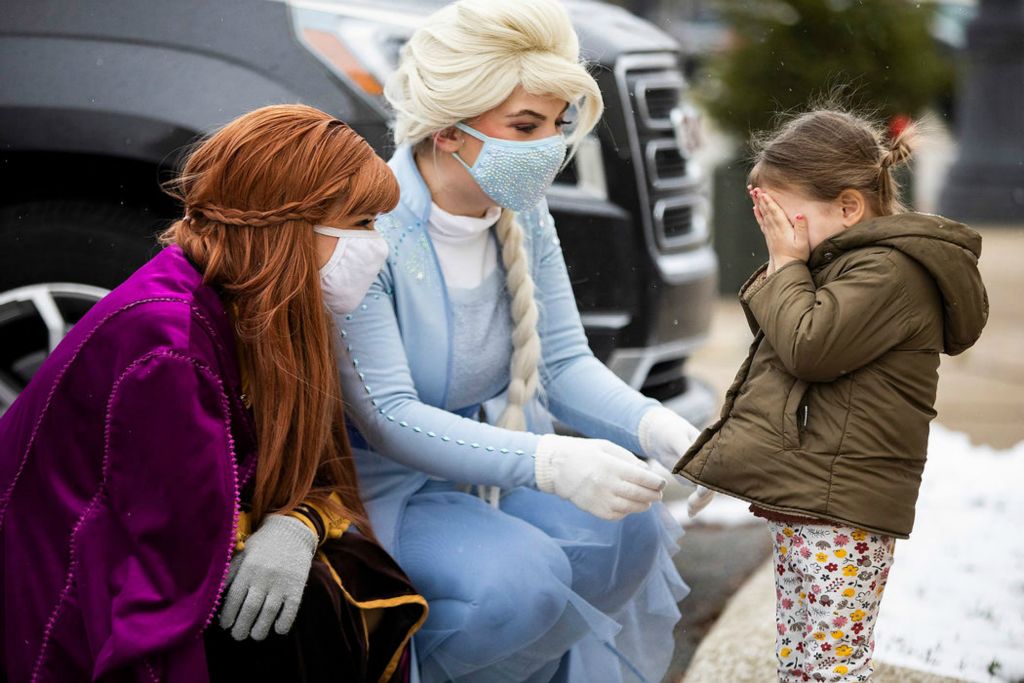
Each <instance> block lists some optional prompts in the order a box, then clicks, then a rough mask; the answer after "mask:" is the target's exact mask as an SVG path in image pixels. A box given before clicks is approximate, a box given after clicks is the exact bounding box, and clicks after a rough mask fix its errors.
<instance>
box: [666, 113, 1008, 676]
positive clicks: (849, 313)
mask: <svg viewBox="0 0 1024 683" xmlns="http://www.w3.org/2000/svg"><path fill="white" fill-rule="evenodd" d="M908 157H909V147H908V145H907V140H906V135H898V136H896V137H895V138H894V139H892V140H889V141H885V142H883V141H882V137H881V135H880V134H879V132H878V131H877V130H876V129H875V128H874V127H873V126H872V125H870V124H869V123H868V122H866V121H864V120H863V119H860V118H858V117H856V116H853V115H850V114H847V113H843V112H839V111H814V112H811V113H806V114H803V115H801V116H798V117H796V118H795V119H793V120H791V121H789V122H788V123H787V124H785V125H784V126H782V128H781V129H780V130H779V131H777V132H776V133H775V134H774V135H772V136H771V137H769V138H767V139H766V140H763V141H760V142H759V144H758V152H757V156H756V164H755V166H754V168H753V171H752V172H751V175H750V183H751V197H752V199H753V201H754V214H755V217H756V219H757V222H758V224H759V225H760V226H761V230H762V232H763V233H764V237H765V241H766V242H767V244H768V251H769V254H770V260H769V262H768V264H767V265H766V266H764V267H762V268H761V269H760V270H759V271H758V272H757V273H755V274H754V276H753V277H751V279H750V280H749V282H748V283H747V284H746V285H745V286H744V288H743V289H742V291H741V294H740V301H741V303H742V305H743V308H744V311H745V313H746V314H747V318H748V320H749V322H750V325H751V329H752V330H753V332H754V334H755V335H756V336H755V339H754V343H753V345H752V347H751V350H750V355H749V357H748V359H747V360H746V362H745V363H744V364H743V366H742V367H741V368H740V371H739V374H738V375H737V377H736V380H735V382H734V383H733V386H732V388H731V389H730V390H729V392H728V393H727V395H726V401H725V407H724V408H723V410H722V417H721V419H720V420H718V421H717V422H716V423H715V424H714V425H712V426H711V427H710V428H709V429H707V430H706V431H705V432H704V433H703V434H702V435H701V437H700V438H699V439H698V440H697V441H696V443H695V444H694V445H693V447H692V448H691V449H690V450H689V451H688V452H687V454H686V455H685V456H684V457H683V458H682V460H681V461H680V462H679V464H678V465H677V466H676V469H675V471H676V472H677V473H678V474H681V475H683V476H685V477H686V478H688V479H690V480H692V481H694V482H696V483H698V484H701V485H703V486H705V487H707V488H708V489H711V490H715V491H721V492H723V493H727V494H729V495H731V496H735V497H738V498H742V499H745V500H748V501H751V502H752V503H753V505H752V506H751V507H752V510H753V511H754V513H755V514H757V515H758V516H761V517H765V518H767V519H768V523H769V528H770V530H771V534H772V536H773V538H774V540H775V561H776V570H777V571H776V574H775V579H776V595H777V620H778V641H777V648H776V655H777V658H778V671H779V678H780V680H786V681H807V680H815V681H865V680H868V679H869V678H870V676H871V672H872V669H871V654H872V650H873V640H872V630H873V628H874V626H875V623H876V618H877V614H878V606H879V601H880V600H881V597H882V592H883V590H884V588H885V582H886V578H887V576H888V574H889V569H890V567H891V565H892V562H893V542H894V538H906V537H907V536H908V534H909V533H910V530H911V528H912V526H913V521H914V503H915V501H916V499H917V491H918V487H919V485H920V481H921V472H922V470H923V468H924V461H925V455H926V451H927V440H928V423H929V422H930V421H931V419H932V418H933V417H934V416H935V411H934V409H933V405H934V402H935V390H936V384H937V382H938V375H937V372H936V371H937V368H938V366H939V354H940V353H943V352H945V353H947V354H950V355H955V354H958V353H961V352H962V351H964V350H966V349H967V348H969V347H970V346H971V345H972V344H974V342H975V341H976V340H977V339H978V336H979V335H980V334H981V330H982V328H983V327H984V325H985V320H986V318H987V315H988V300H987V297H986V294H985V289H984V286H983V285H982V282H981V277H980V275H979V273H978V256H979V254H980V253H981V238H980V236H979V235H978V234H977V233H975V232H974V231H972V230H970V229H968V228H967V227H965V226H963V225H961V224H959V223H955V222H953V221H950V220H947V219H945V218H941V217H939V216H933V215H926V214H919V213H907V212H905V211H904V209H903V207H902V206H901V205H900V203H899V200H898V198H897V186H896V183H895V181H894V180H893V177H892V168H893V167H894V166H896V165H897V164H900V163H902V162H905V161H906V160H907V158H908Z"/></svg>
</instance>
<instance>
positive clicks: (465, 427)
mask: <svg viewBox="0 0 1024 683" xmlns="http://www.w3.org/2000/svg"><path fill="white" fill-rule="evenodd" d="M389 165H390V166H391V168H392V170H393V171H394V172H395V175H396V177H397V178H398V182H399V185H400V186H401V200H400V202H399V205H398V207H397V208H395V210H394V211H392V212H391V213H389V214H386V215H384V216H382V217H381V218H380V219H378V221H377V229H378V230H380V232H381V233H382V234H383V235H384V237H385V238H386V239H387V240H388V243H389V246H390V254H389V256H388V261H387V264H386V265H385V266H384V268H383V269H382V270H381V273H380V275H378V277H377V279H376V281H375V282H374V283H373V285H372V286H371V287H370V290H369V292H368V293H367V295H366V298H365V299H364V300H363V302H362V304H360V306H358V307H357V309H356V310H355V311H353V312H352V313H351V314H349V315H346V316H341V317H339V318H338V319H337V323H338V328H339V332H340V334H341V340H340V341H341V345H340V348H341V351H340V354H339V355H340V358H339V361H340V366H341V378H342V388H343V392H344V397H345V401H346V407H347V415H348V418H349V421H350V429H349V432H350V436H351V439H352V445H353V450H354V455H355V460H356V466H357V468H358V470H359V476H360V485H361V488H362V494H363V497H364V499H365V500H366V503H367V508H368V510H369V512H370V515H371V518H372V521H373V523H374V526H375V531H376V532H377V534H378V536H379V538H380V540H381V542H382V543H383V544H384V546H385V547H386V548H388V549H389V550H392V551H393V550H394V543H395V538H394V535H395V525H396V522H397V520H398V519H399V516H400V515H401V511H402V509H403V508H404V505H405V501H407V500H408V497H409V496H410V495H412V493H414V492H415V491H417V490H418V489H419V488H420V487H422V486H423V484H424V483H426V482H427V480H428V479H429V478H431V477H434V478H438V479H445V480H449V481H455V482H461V483H467V484H487V485H495V486H500V487H502V488H503V489H511V488H515V487H517V486H535V485H536V483H535V480H534V471H533V456H534V453H535V451H536V447H537V441H538V439H539V438H540V437H539V434H544V433H547V432H550V431H551V427H552V421H551V415H552V414H553V415H554V416H556V417H557V418H558V419H559V420H561V421H562V422H564V423H565V424H567V425H569V426H570V427H572V428H573V429H575V430H577V431H578V432H580V433H581V434H584V435H586V436H589V437H594V438H603V439H608V440H609V441H613V442H615V443H617V444H619V445H621V446H623V447H624V448H627V449H629V450H631V451H633V452H635V453H641V448H640V444H639V441H638V437H637V429H638V426H639V423H640V418H641V417H642V416H643V414H644V413H645V412H646V411H647V410H648V409H649V408H651V407H652V406H655V405H657V402H656V401H654V400H652V399H648V398H646V397H644V396H643V395H641V394H640V393H638V392H636V391H634V390H633V389H632V388H630V387H629V386H628V385H626V384H625V383H624V382H622V381H621V380H620V379H619V378H618V377H617V376H616V375H615V374H614V373H612V372H611V371H610V370H608V368H606V367H605V366H604V365H603V364H602V363H601V362H600V361H598V360H597V359H596V358H595V357H594V355H593V353H592V352H591V351H590V348H589V346H588V345H587V339H586V336H585V335H584V332H583V325H582V324H581V322H580V317H579V312H578V310H577V308H576V301H575V298H574V296H573V292H572V287H571V286H570V283H569V276H568V273H567V271H566V267H565V261H564V259H563V258H562V251H561V246H560V245H559V241H558V236H557V234H556V232H555V226H554V221H553V220H552V218H551V214H550V213H549V212H548V209H547V203H546V202H545V201H542V202H541V203H540V204H538V205H537V206H536V207H535V208H534V209H532V210H530V211H526V212H522V213H520V214H518V221H519V224H520V225H521V226H522V228H523V233H524V246H525V249H526V253H527V258H528V260H529V267H530V273H531V275H532V277H533V280H534V283H535V286H536V292H535V296H536V298H537V304H538V309H539V312H540V320H539V322H538V333H539V335H540V340H541V353H542V360H541V363H540V373H541V383H542V391H541V392H540V394H541V395H542V396H543V398H544V402H545V404H546V405H544V404H542V403H541V401H540V399H535V400H534V401H533V402H532V404H531V405H530V406H528V407H527V410H526V414H527V423H528V429H529V431H526V432H516V431H509V430H505V429H501V428H498V427H495V426H493V425H490V424H485V423H480V422H477V421H476V420H475V419H472V416H475V415H476V414H477V413H478V412H479V405H472V406H457V405H453V401H452V399H453V392H452V378H453V377H454V376H455V375H456V371H455V367H456V365H457V364H462V363H464V362H465V361H464V360H463V359H460V358H459V357H457V356H456V355H455V352H454V348H455V345H454V344H453V339H454V334H453V325H454V314H453V307H452V302H451V299H450V297H449V293H448V289H447V287H446V286H445V283H444V276H443V274H442V272H441V268H440V266H439V264H438V261H437V256H436V254H435V252H434V248H433V244H432V242H431V240H430V237H429V236H428V233H427V225H428V217H429V213H430V193H429V191H428V189H427V186H426V184H425V183H424V181H423V178H422V177H421V176H420V173H419V170H418V169H417V168H416V162H415V160H414V158H413V154H412V150H411V148H409V147H408V146H404V147H401V148H399V149H398V151H397V152H396V153H395V156H394V157H393V158H392V159H391V161H390V162H389ZM507 367H508V366H507V364H505V368H506V371H507ZM506 384H507V379H506ZM456 393H457V392H456ZM456 398H457V396H456ZM495 399H496V400H497V401H498V403H499V404H500V403H501V397H495ZM455 411H457V412H455ZM549 411H550V413H549ZM487 412H488V415H489V416H491V417H492V418H496V417H497V416H498V415H499V414H500V405H498V406H494V407H493V408H492V407H491V406H488V411H487Z"/></svg>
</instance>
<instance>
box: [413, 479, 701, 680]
mask: <svg viewBox="0 0 1024 683" xmlns="http://www.w3.org/2000/svg"><path fill="white" fill-rule="evenodd" d="M681 535H682V528H681V527H680V526H679V525H678V523H676V521H675V520H674V519H672V517H671V516H670V515H669V514H668V512H667V510H666V509H665V507H664V506H663V505H660V504H659V505H656V506H655V507H654V508H652V509H651V510H649V511H648V512H646V513H642V514H635V515H630V516H629V517H626V518H625V519H623V520H621V521H617V522H608V521H604V520H601V519H598V518H597V517H594V516H593V515H590V514H588V513H586V512H583V511H581V510H579V509H578V508H577V507H576V506H574V505H573V504H571V503H569V502H566V501H564V500H562V499H560V498H558V497H556V496H553V495H549V494H545V493H541V492H539V491H536V490H533V489H527V488H520V489H515V490H513V491H510V492H506V493H505V495H504V496H503V497H502V500H501V508H500V510H499V509H495V508H493V507H491V506H489V505H487V504H486V503H484V502H483V501H481V500H480V499H479V498H477V497H476V496H474V495H471V494H468V493H463V492H461V491H459V490H457V489H456V487H455V486H454V485H452V484H450V483H447V482H438V481H432V482H430V483H428V484H427V485H425V486H424V487H423V488H422V489H420V490H419V491H418V492H417V493H415V494H413V495H412V497H411V498H409V500H408V502H407V505H406V506H405V509H404V511H403V512H402V514H401V518H400V520H399V524H398V536H399V538H397V539H396V541H397V543H396V547H397V554H398V557H397V559H398V561H399V563H400V564H401V566H402V568H403V569H404V570H405V571H406V573H407V574H408V575H409V578H410V579H411V580H412V582H413V584H414V585H415V586H416V588H417V590H419V591H420V593H421V594H422V595H423V596H424V597H425V598H426V599H427V601H428V602H429V604H430V616H429V618H428V619H427V622H426V623H425V624H424V626H423V628H422V629H421V630H420V632H419V633H418V634H417V635H416V652H417V657H418V660H419V670H420V677H421V681H422V682H423V683H435V682H439V681H451V680H454V681H460V682H461V681H480V682H484V681H486V682H487V683H501V682H503V681H509V682H512V681H517V682H518V681H530V682H534V681H536V682H538V683H540V682H546V681H572V682H576V681H580V682H582V681H587V682H589V683H593V682H599V683H605V682H607V683H619V682H620V681H621V682H623V683H627V682H628V683H635V682H638V681H639V682H645V683H646V682H650V683H658V681H660V680H661V678H662V677H663V676H664V674H665V673H666V671H667V669H668V666H669V663H670V661H671V658H672V650H673V643H674V640H673V627H674V626H675V624H676V622H677V621H678V620H679V610H678V608H677V606H676V603H677V602H679V601H680V600H682V599H683V598H684V597H685V596H686V594H687V593H688V592H689V589H688V588H687V586H686V584H685V583H683V580H682V579H681V578H680V576H679V573H678V572H677V571H676V568H675V566H674V564H673V562H672V556H673V555H674V554H675V553H676V552H677V551H678V549H679V546H678V545H677V540H678V539H679V537H680V536H681Z"/></svg>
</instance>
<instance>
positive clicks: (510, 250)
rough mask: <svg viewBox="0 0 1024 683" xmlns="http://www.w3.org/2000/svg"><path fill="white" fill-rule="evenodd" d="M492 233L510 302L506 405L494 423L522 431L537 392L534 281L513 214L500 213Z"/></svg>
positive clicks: (538, 378) (537, 341)
mask: <svg viewBox="0 0 1024 683" xmlns="http://www.w3.org/2000/svg"><path fill="white" fill-rule="evenodd" d="M495 232H496V234H497V237H498V243H499V244H500V245H501V261H502V263H503V264H504V265H505V286H506V288H507V289H508V293H509V297H510V299H511V309H512V324H513V328H512V362H511V364H510V370H509V384H508V405H506V407H505V410H504V412H502V414H501V417H500V418H498V423H497V424H498V426H499V427H503V428H505V429H514V430H518V431H524V430H525V429H526V414H525V412H524V411H523V407H524V406H525V405H526V404H527V403H529V402H530V400H531V399H532V398H533V396H534V394H536V393H537V387H538V386H539V384H540V371H539V370H538V369H537V365H538V363H539V362H540V336H539V335H538V334H537V319H538V313H537V301H536V300H535V299H534V297H533V290H534V287H533V278H531V277H530V270H529V265H528V262H527V259H526V248H525V247H524V246H523V229H522V227H520V225H519V223H518V222H517V221H516V214H515V212H514V211H510V210H508V209H503V210H502V212H501V218H499V219H498V224H497V225H496V226H495Z"/></svg>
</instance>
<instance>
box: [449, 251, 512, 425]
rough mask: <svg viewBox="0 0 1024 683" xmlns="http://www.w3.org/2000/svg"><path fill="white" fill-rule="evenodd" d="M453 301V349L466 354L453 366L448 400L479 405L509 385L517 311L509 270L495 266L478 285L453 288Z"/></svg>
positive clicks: (459, 354) (457, 404)
mask: <svg viewBox="0 0 1024 683" xmlns="http://www.w3.org/2000/svg"><path fill="white" fill-rule="evenodd" d="M448 300H449V301H451V304H452V354H453V355H454V356H455V358H460V359H462V360H461V362H458V363H455V364H454V365H452V382H451V387H449V392H448V393H449V396H448V403H449V404H450V405H452V406H454V407H455V408H456V409H457V408H462V407H466V406H478V405H480V404H481V403H483V402H484V401H489V400H491V399H492V398H494V397H495V396H497V395H498V394H500V393H502V392H503V391H504V390H505V388H506V387H507V386H508V380H509V363H510V362H511V360H512V316H511V312H510V310H509V298H508V293H507V292H506V290H505V271H504V270H502V269H501V268H495V269H494V270H493V271H491V274H490V275H488V276H487V277H485V278H484V281H483V282H481V283H480V284H479V285H478V286H476V287H472V288H466V289H463V288H454V287H449V288H448ZM489 417H491V418H492V419H493V418H496V417H497V415H494V416H489Z"/></svg>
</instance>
